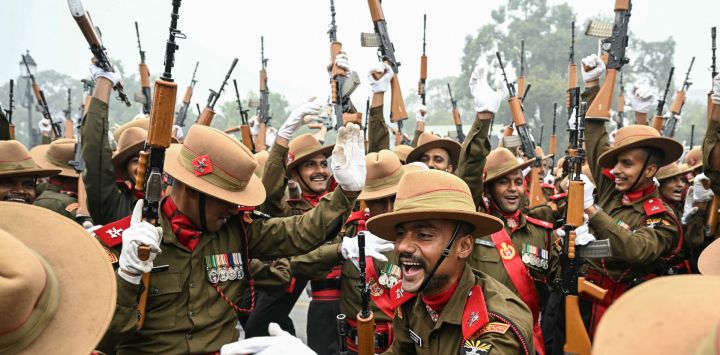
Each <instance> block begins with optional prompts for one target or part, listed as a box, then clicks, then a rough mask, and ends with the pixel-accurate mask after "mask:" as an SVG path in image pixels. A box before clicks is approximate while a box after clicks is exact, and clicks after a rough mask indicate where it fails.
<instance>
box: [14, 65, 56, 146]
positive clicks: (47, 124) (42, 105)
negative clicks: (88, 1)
mask: <svg viewBox="0 0 720 355" xmlns="http://www.w3.org/2000/svg"><path fill="white" fill-rule="evenodd" d="M29 55H30V54H29V53H28V55H27V56H29ZM21 56H22V61H23V64H24V65H25V70H26V71H27V75H28V77H29V78H30V85H31V86H32V90H33V94H35V100H37V107H38V109H39V110H40V112H41V113H42V116H43V119H42V120H41V121H40V123H39V128H40V132H42V133H43V134H48V135H49V133H50V131H52V134H53V137H54V138H60V137H61V135H60V125H59V124H57V123H56V122H54V121H53V118H52V114H51V113H50V108H49V107H48V104H47V100H45V93H44V92H43V91H42V89H40V85H38V83H37V81H35V75H33V73H32V72H30V67H29V66H28V62H27V56H26V55H21Z"/></svg>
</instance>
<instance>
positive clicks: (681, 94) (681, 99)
mask: <svg viewBox="0 0 720 355" xmlns="http://www.w3.org/2000/svg"><path fill="white" fill-rule="evenodd" d="M683 104H685V91H683V90H678V92H677V93H676V94H675V100H673V103H672V105H670V112H672V113H674V114H676V115H679V114H680V112H681V111H682V107H683Z"/></svg>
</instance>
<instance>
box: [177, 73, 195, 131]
mask: <svg viewBox="0 0 720 355" xmlns="http://www.w3.org/2000/svg"><path fill="white" fill-rule="evenodd" d="M198 65H200V62H195V70H193V75H192V79H190V85H188V87H187V89H185V96H183V100H182V107H180V111H178V113H177V117H176V118H175V124H176V125H178V126H180V127H185V119H186V118H187V114H188V109H189V108H190V100H191V99H192V95H193V89H194V88H195V84H197V80H195V74H196V73H197V68H198ZM198 116H199V114H198Z"/></svg>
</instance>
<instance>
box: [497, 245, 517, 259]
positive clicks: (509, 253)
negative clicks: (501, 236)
mask: <svg viewBox="0 0 720 355" xmlns="http://www.w3.org/2000/svg"><path fill="white" fill-rule="evenodd" d="M500 256H501V257H502V258H503V259H505V260H510V259H512V258H513V257H514V256H515V247H513V246H512V244H507V243H505V242H502V243H501V244H500Z"/></svg>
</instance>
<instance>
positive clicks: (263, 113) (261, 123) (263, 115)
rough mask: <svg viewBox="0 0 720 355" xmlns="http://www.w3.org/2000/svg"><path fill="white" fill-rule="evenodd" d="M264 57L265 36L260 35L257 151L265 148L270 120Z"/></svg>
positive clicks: (266, 60)
mask: <svg viewBox="0 0 720 355" xmlns="http://www.w3.org/2000/svg"><path fill="white" fill-rule="evenodd" d="M268 60H269V59H267V58H265V38H264V37H263V36H260V105H259V106H258V134H257V141H256V142H255V150H257V151H258V152H260V151H263V150H266V149H267V148H268V147H267V145H266V144H265V135H266V134H267V124H268V122H269V121H270V118H271V117H270V90H268V86H267V62H268Z"/></svg>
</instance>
